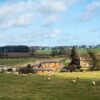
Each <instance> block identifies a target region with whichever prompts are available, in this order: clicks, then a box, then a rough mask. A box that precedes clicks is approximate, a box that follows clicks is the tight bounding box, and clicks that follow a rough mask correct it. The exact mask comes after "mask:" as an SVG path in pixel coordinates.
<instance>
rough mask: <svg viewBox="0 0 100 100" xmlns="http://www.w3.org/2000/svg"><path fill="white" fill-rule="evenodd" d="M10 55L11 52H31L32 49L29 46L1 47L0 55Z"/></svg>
mask: <svg viewBox="0 0 100 100" xmlns="http://www.w3.org/2000/svg"><path fill="white" fill-rule="evenodd" d="M7 52H8V53H9V52H23V53H27V52H30V48H29V47H28V46H4V47H0V53H7Z"/></svg>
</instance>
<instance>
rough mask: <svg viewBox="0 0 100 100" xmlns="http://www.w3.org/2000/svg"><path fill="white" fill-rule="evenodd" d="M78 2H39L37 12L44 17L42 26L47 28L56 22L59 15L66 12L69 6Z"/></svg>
mask: <svg viewBox="0 0 100 100" xmlns="http://www.w3.org/2000/svg"><path fill="white" fill-rule="evenodd" d="M78 1H79V0H40V3H39V5H38V8H39V11H40V13H41V14H42V15H43V16H46V18H45V22H44V25H45V26H48V25H51V24H52V23H54V22H56V21H57V20H58V19H59V18H60V17H58V16H59V14H60V13H62V12H64V11H67V10H68V9H69V8H70V6H72V5H73V4H75V3H76V2H78Z"/></svg>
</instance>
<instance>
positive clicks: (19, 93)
mask: <svg viewBox="0 0 100 100" xmlns="http://www.w3.org/2000/svg"><path fill="white" fill-rule="evenodd" d="M48 77H49V79H48ZM77 77H79V78H77ZM72 80H75V81H76V82H74V83H73V82H72ZM92 81H95V83H96V85H95V86H93V85H92ZM0 100H100V72H84V73H83V72H73V73H69V72H67V73H55V76H49V75H48V74H45V75H43V74H32V75H18V76H16V75H13V74H0Z"/></svg>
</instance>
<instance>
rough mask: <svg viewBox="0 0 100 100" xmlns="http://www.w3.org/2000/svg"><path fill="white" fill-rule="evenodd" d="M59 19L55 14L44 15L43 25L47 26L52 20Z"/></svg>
mask: <svg viewBox="0 0 100 100" xmlns="http://www.w3.org/2000/svg"><path fill="white" fill-rule="evenodd" d="M58 20H59V17H58V16H57V15H50V16H46V17H45V20H44V26H49V25H51V24H52V23H54V22H57V21H58Z"/></svg>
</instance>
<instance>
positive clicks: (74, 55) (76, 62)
mask: <svg viewBox="0 0 100 100" xmlns="http://www.w3.org/2000/svg"><path fill="white" fill-rule="evenodd" d="M70 59H71V63H70V64H71V65H76V66H77V68H78V69H79V68H80V58H79V56H78V54H77V52H76V48H75V47H74V46H73V47H72V49H71V54H70Z"/></svg>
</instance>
